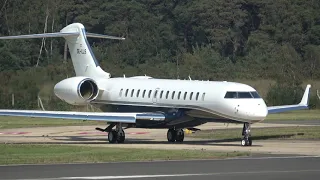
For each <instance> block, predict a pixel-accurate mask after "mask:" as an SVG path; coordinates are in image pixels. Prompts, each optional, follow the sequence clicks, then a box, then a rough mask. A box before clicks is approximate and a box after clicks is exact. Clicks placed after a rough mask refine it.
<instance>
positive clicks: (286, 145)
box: [0, 123, 320, 156]
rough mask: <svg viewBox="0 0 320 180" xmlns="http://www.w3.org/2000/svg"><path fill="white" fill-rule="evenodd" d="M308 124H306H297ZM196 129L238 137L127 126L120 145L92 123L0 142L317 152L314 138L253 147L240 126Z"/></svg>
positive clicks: (11, 135)
mask: <svg viewBox="0 0 320 180" xmlns="http://www.w3.org/2000/svg"><path fill="white" fill-rule="evenodd" d="M284 126H297V124H268V123H259V124H254V125H252V132H253V136H254V129H255V128H262V127H284ZM299 126H308V125H301V124H300V125H299ZM199 128H201V129H203V130H215V129H226V130H228V129H232V128H238V129H239V140H221V139H217V140H216V139H198V138H191V137H186V138H185V141H184V142H183V143H179V144H178V143H173V144H172V143H168V142H167V139H166V133H167V130H166V129H127V130H125V132H126V142H125V143H124V144H109V143H108V142H107V134H106V133H102V132H99V131H96V130H94V129H95V126H64V127H37V128H19V129H6V130H1V131H0V143H19V144H20V143H22V144H25V143H32V144H68V145H86V146H92V147H118V148H151V149H179V150H183V149H185V150H194V149H198V150H208V151H224V152H228V151H229V152H230V151H231V152H234V151H244V152H252V153H260V154H295V155H316V156H318V155H320V148H319V147H320V141H314V140H312V141H311V140H310V141H308V140H303V141H302V140H255V141H253V146H250V147H241V146H240V135H241V128H242V125H241V124H239V125H234V124H229V125H228V124H217V123H207V124H204V125H202V126H199Z"/></svg>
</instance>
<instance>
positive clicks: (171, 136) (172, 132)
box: [167, 129, 177, 142]
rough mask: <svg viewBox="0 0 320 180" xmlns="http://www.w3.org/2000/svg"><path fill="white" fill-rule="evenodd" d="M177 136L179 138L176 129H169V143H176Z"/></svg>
mask: <svg viewBox="0 0 320 180" xmlns="http://www.w3.org/2000/svg"><path fill="white" fill-rule="evenodd" d="M176 136H177V133H176V131H175V130H174V129H168V132H167V139H168V142H175V141H176Z"/></svg>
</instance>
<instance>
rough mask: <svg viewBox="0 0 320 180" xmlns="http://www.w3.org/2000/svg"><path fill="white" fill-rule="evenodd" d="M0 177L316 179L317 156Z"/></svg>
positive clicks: (86, 167) (58, 169)
mask: <svg viewBox="0 0 320 180" xmlns="http://www.w3.org/2000/svg"><path fill="white" fill-rule="evenodd" d="M0 175H1V179H15V180H21V179H33V180H40V179H41V180H70V179H82V180H86V179H88V180H89V179H179V180H180V179H181V180H186V179H195V178H197V179H198V180H203V179H215V180H219V179H224V180H228V179H236V180H247V179H259V180H267V179H268V180H269V179H290V180H295V179H299V180H300V179H317V178H319V177H320V157H260V158H238V159H226V160H200V161H199V160H195V161H158V162H128V163H100V164H60V165H22V166H0Z"/></svg>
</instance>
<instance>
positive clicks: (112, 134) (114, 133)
mask: <svg viewBox="0 0 320 180" xmlns="http://www.w3.org/2000/svg"><path fill="white" fill-rule="evenodd" d="M117 135H118V133H117V131H115V130H112V131H110V132H109V133H108V141H109V143H115V142H116V141H117Z"/></svg>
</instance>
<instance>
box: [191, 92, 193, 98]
mask: <svg viewBox="0 0 320 180" xmlns="http://www.w3.org/2000/svg"><path fill="white" fill-rule="evenodd" d="M192 96H193V92H191V93H190V100H192Z"/></svg>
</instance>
